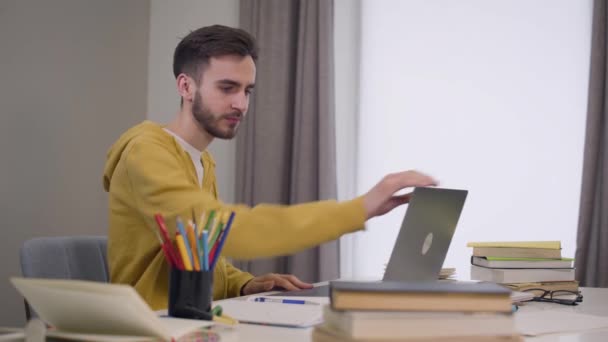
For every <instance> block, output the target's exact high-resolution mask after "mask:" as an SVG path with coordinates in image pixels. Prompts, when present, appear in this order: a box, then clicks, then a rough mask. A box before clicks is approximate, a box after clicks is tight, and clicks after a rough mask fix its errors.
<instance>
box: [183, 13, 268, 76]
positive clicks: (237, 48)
mask: <svg viewBox="0 0 608 342" xmlns="http://www.w3.org/2000/svg"><path fill="white" fill-rule="evenodd" d="M225 55H239V56H243V57H245V56H251V58H253V61H254V62H255V61H256V60H257V58H258V51H257V46H256V43H255V38H253V36H251V35H250V34H249V33H247V32H246V31H244V30H241V29H238V28H233V27H228V26H223V25H213V26H206V27H202V28H199V29H198V30H195V31H192V32H190V34H188V35H187V36H186V37H185V38H184V39H182V41H181V42H179V44H177V47H176V48H175V53H174V54H173V74H174V75H175V78H177V76H178V75H179V74H181V73H184V74H186V75H188V76H190V77H192V78H193V79H194V81H196V83H197V84H199V83H200V77H201V72H202V71H203V69H204V68H205V66H207V64H209V59H210V58H211V57H218V56H225Z"/></svg>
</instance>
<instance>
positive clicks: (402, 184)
mask: <svg viewBox="0 0 608 342" xmlns="http://www.w3.org/2000/svg"><path fill="white" fill-rule="evenodd" d="M434 185H437V181H435V180H434V179H433V178H431V177H430V176H427V175H425V174H422V173H420V172H417V171H404V172H399V173H391V174H389V175H387V176H385V177H384V178H383V179H382V180H381V181H380V182H379V183H378V184H376V185H375V186H374V187H373V188H372V189H371V190H370V191H369V192H368V193H367V194H365V195H364V197H363V202H364V205H365V212H366V214H367V219H368V220H369V219H370V218H372V217H375V216H380V215H383V214H386V213H388V212H389V211H391V210H393V209H395V208H396V207H398V206H400V205H402V204H405V203H407V202H409V200H410V195H411V193H408V194H405V195H397V196H395V193H396V192H397V191H399V190H402V189H405V188H410V187H417V186H434Z"/></svg>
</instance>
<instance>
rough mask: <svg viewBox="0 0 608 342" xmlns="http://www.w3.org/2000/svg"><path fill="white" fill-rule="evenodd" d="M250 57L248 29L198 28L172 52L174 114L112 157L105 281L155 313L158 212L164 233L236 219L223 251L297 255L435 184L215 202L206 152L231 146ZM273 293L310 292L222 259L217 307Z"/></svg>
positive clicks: (161, 276) (123, 143)
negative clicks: (337, 197)
mask: <svg viewBox="0 0 608 342" xmlns="http://www.w3.org/2000/svg"><path fill="white" fill-rule="evenodd" d="M256 58H257V51H256V47H255V42H254V39H253V38H252V37H251V36H250V35H249V34H248V33H246V32H245V31H243V30H240V29H234V28H229V27H225V26H219V25H215V26H210V27H203V28H201V29H198V30H196V31H194V32H192V33H190V34H189V35H188V36H186V37H185V38H184V39H183V40H182V41H181V42H180V43H179V44H178V46H177V48H176V49H175V54H174V61H173V72H174V74H175V78H176V85H177V91H178V93H179V94H180V96H181V99H182V100H181V101H182V103H181V106H180V110H179V112H178V113H177V115H176V117H175V120H173V121H172V122H171V123H169V124H168V125H166V126H161V125H158V124H156V123H152V122H143V123H141V124H139V125H137V126H135V127H132V128H131V129H129V130H128V131H127V132H125V133H124V134H123V135H122V136H121V137H120V138H119V139H118V141H117V142H116V143H115V144H114V145H113V146H112V148H111V149H110V150H109V152H108V155H107V160H106V165H105V170H104V188H105V189H106V191H108V192H109V203H110V228H109V236H108V238H109V241H108V259H109V268H110V278H111V281H112V282H116V283H126V284H130V285H133V286H134V287H135V289H136V290H137V291H138V292H139V293H140V294H141V296H142V297H143V298H144V299H145V300H146V301H147V302H148V303H149V304H150V305H151V307H152V308H153V309H161V308H165V307H166V306H167V296H168V276H169V270H168V266H167V263H166V261H165V260H164V255H163V253H162V251H161V248H160V245H159V242H158V240H157V239H156V236H155V233H154V230H156V229H157V227H156V223H155V221H154V214H156V213H162V214H163V215H164V216H165V218H166V222H167V223H168V226H169V230H170V233H171V234H174V233H175V219H176V217H177V216H181V217H190V216H191V211H192V210H194V211H195V212H196V213H197V215H200V213H202V212H203V211H204V212H207V213H208V212H210V211H211V210H223V211H234V212H235V213H236V216H235V219H234V222H233V225H232V229H231V232H230V235H229V236H228V238H227V240H226V244H225V246H224V249H223V253H222V254H224V255H226V256H229V257H234V258H242V259H249V258H258V257H269V256H277V255H285V254H290V253H294V252H297V251H300V250H303V249H305V248H309V247H312V246H315V245H318V244H320V243H323V242H327V241H330V240H333V239H336V238H338V237H340V236H341V235H343V234H346V233H350V232H353V231H356V230H359V229H361V228H362V227H363V225H364V222H365V221H366V220H367V219H369V218H372V217H374V216H378V215H382V214H384V213H386V212H388V211H390V210H392V209H393V208H395V207H396V206H398V205H401V204H404V203H406V202H407V201H408V196H407V195H401V196H394V193H395V192H397V191H399V190H401V189H403V188H406V187H413V186H430V185H435V181H434V180H433V179H432V178H430V177H428V176H426V175H423V174H420V173H417V172H415V171H406V172H401V173H396V174H391V175H388V176H386V177H385V178H384V179H383V180H382V181H381V182H380V183H378V184H377V185H376V186H375V187H373V188H372V189H371V190H370V191H369V192H368V193H367V194H365V195H364V196H361V197H358V198H355V199H353V200H350V201H346V202H336V201H319V202H312V203H304V204H299V205H292V206H282V205H270V204H261V205H258V206H256V207H253V208H250V207H247V206H243V205H230V204H225V203H222V202H221V201H220V200H219V199H218V190H217V185H216V181H215V170H214V166H215V165H214V162H213V159H212V157H211V155H210V154H209V152H208V151H206V149H207V146H209V144H210V143H211V142H212V141H213V139H215V138H220V139H232V138H233V137H234V136H235V135H236V133H237V130H238V127H239V125H240V124H241V121H243V119H244V118H245V115H246V112H247V108H248V105H249V97H250V94H251V91H252V90H253V87H254V83H255V72H256V65H255V61H256ZM273 286H279V287H283V288H286V289H288V290H293V289H297V288H306V287H310V286H311V285H310V284H306V283H303V282H301V281H299V280H298V279H297V278H296V277H294V276H291V275H277V274H268V275H264V276H260V277H254V276H252V275H251V274H249V273H245V272H242V271H240V270H238V269H236V268H235V267H234V266H232V265H231V264H230V263H228V262H227V261H226V260H225V259H224V258H221V259H220V260H219V262H218V264H217V266H216V268H215V272H214V289H213V297H214V298H215V299H220V298H226V297H233V296H238V295H241V294H251V293H257V292H262V291H266V290H269V289H270V288H272V287H273Z"/></svg>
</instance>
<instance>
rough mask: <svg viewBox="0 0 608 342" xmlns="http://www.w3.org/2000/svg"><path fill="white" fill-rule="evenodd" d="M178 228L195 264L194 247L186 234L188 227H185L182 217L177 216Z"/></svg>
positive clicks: (189, 256)
mask: <svg viewBox="0 0 608 342" xmlns="http://www.w3.org/2000/svg"><path fill="white" fill-rule="evenodd" d="M177 229H178V230H179V233H180V234H181V235H182V236H183V237H184V244H185V245H186V252H187V253H188V258H190V263H191V265H194V259H192V249H191V248H190V243H189V242H188V234H186V228H184V222H182V219H181V218H179V217H178V218H177Z"/></svg>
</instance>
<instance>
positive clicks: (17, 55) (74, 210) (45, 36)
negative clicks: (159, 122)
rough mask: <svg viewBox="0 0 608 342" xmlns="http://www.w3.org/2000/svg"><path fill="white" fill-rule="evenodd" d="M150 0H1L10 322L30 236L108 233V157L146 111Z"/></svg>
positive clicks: (3, 275)
mask: <svg viewBox="0 0 608 342" xmlns="http://www.w3.org/2000/svg"><path fill="white" fill-rule="evenodd" d="M148 12H149V3H148V2H147V1H145V0H139V1H127V2H125V1H121V0H113V1H86V2H85V1H79V0H56V1H52V2H51V1H35V0H19V1H17V0H14V1H0V51H1V52H0V75H1V76H0V156H2V163H1V166H0V218H1V219H2V239H0V303H2V305H1V307H0V326H23V325H24V324H25V312H24V306H23V298H22V297H21V296H20V295H19V293H18V292H17V291H16V290H15V288H14V287H13V286H12V284H10V282H9V277H11V276H19V275H21V268H20V264H19V248H20V247H21V245H22V244H23V242H24V241H25V240H27V239H30V238H33V237H40V236H59V235H103V234H106V232H107V227H108V208H107V203H108V197H107V194H106V193H105V192H104V190H103V186H102V174H103V167H104V163H105V156H106V152H107V150H108V148H109V147H110V145H111V144H112V142H113V141H114V140H115V139H116V138H118V136H119V135H120V134H121V133H122V132H123V131H124V130H125V129H126V128H127V127H129V126H132V125H134V124H136V123H137V122H140V121H141V120H143V119H144V111H145V109H146V84H147V78H146V74H147V68H146V65H147V56H148V20H149V16H148Z"/></svg>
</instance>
